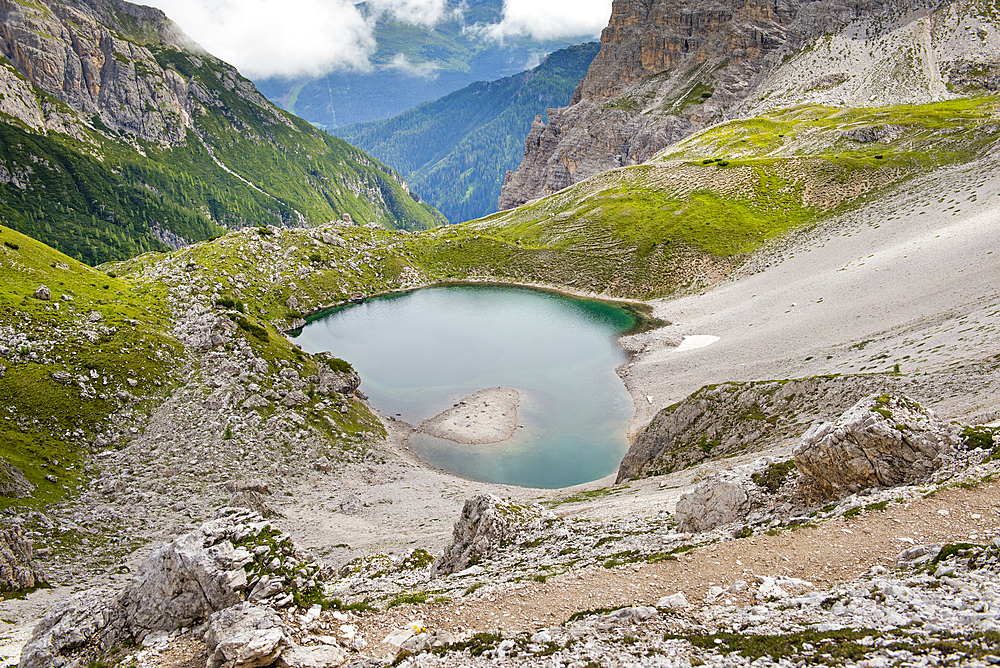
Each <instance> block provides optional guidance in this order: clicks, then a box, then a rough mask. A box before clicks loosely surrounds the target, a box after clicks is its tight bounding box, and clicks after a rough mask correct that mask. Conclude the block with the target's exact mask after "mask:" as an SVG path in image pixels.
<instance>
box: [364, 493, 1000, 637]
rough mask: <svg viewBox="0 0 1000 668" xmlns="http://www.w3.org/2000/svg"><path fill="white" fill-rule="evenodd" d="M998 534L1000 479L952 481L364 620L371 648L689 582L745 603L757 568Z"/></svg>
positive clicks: (835, 578)
mask: <svg viewBox="0 0 1000 668" xmlns="http://www.w3.org/2000/svg"><path fill="white" fill-rule="evenodd" d="M997 535H1000V484H997V483H987V484H985V485H983V486H980V487H977V488H973V489H962V488H954V489H949V490H944V491H941V492H938V493H937V494H934V495H933V496H931V497H929V498H923V499H917V500H915V501H911V502H908V503H902V504H891V505H889V506H888V507H887V508H886V509H885V510H881V511H879V510H873V511H867V512H864V513H862V514H861V515H858V516H856V517H854V518H851V519H849V520H842V519H838V520H831V521H828V522H824V523H822V524H820V525H818V526H805V527H803V528H801V529H798V530H791V531H784V532H782V533H780V534H777V535H773V536H769V535H765V536H756V537H753V538H746V539H742V540H735V541H731V542H726V543H719V544H715V545H711V546H707V547H703V548H699V549H696V550H692V551H690V552H688V553H685V554H681V555H680V556H679V558H678V560H677V561H673V560H671V561H664V562H661V563H657V564H626V565H622V566H616V567H614V568H611V569H604V568H590V569H585V570H581V571H576V572H571V573H567V574H564V575H560V576H558V577H555V578H551V579H549V580H548V581H547V582H544V583H542V582H525V583H522V584H521V585H515V586H513V587H509V588H507V589H505V590H503V591H500V592H487V590H486V589H484V590H482V591H483V592H484V594H483V595H481V596H477V595H472V596H470V597H468V598H465V599H463V600H458V601H452V602H449V603H428V604H423V605H402V606H399V607H396V608H392V609H390V610H388V611H387V612H384V613H378V614H372V615H364V616H363V617H362V618H361V620H360V626H361V627H362V629H363V631H364V633H365V637H366V638H368V639H369V641H370V642H371V644H372V646H371V649H372V651H374V652H376V653H381V654H383V655H388V654H391V653H392V651H393V649H392V648H390V647H388V646H386V645H379V643H380V642H381V640H382V639H383V638H385V637H386V635H387V634H388V633H389V632H390V631H391V630H392V629H394V628H400V627H404V626H407V625H408V623H409V622H410V621H411V620H414V619H419V620H422V621H423V622H424V624H425V625H426V626H427V627H428V628H432V629H445V630H449V631H451V632H453V633H457V632H463V631H473V632H482V631H496V630H498V629H502V630H504V631H507V632H521V631H533V630H537V629H540V628H543V627H547V626H552V625H555V624H559V623H561V622H564V621H566V620H567V619H568V618H569V617H570V616H571V615H572V614H573V613H575V612H579V611H582V610H591V609H597V608H611V609H614V608H620V607H623V606H627V605H651V604H655V603H656V601H657V600H658V599H659V598H660V597H661V596H666V595H669V594H673V593H675V592H677V591H683V592H684V593H685V595H686V596H687V599H688V601H690V602H691V603H692V604H694V605H696V606H698V605H701V604H702V602H703V601H704V600H705V595H706V593H707V592H708V589H709V587H711V586H713V585H721V586H723V587H728V586H729V585H731V584H732V583H733V582H734V581H735V580H746V581H747V582H749V583H750V584H751V587H750V589H749V590H748V591H747V592H746V593H744V594H741V595H740V596H726V595H724V596H722V597H720V598H719V599H718V600H717V601H716V603H717V604H724V605H725V604H731V605H747V604H749V603H751V594H750V591H752V590H753V589H754V587H753V579H754V575H760V576H764V575H770V576H778V575H785V576H789V577H796V578H801V579H803V580H807V581H809V582H811V583H813V584H814V585H816V586H817V587H818V588H826V587H829V586H831V585H835V584H839V583H843V582H847V581H850V580H852V579H854V578H857V577H858V576H860V575H862V574H864V573H865V572H867V571H869V570H870V569H871V568H872V567H873V566H876V565H882V566H885V567H892V565H893V562H894V560H895V558H896V556H897V555H898V554H899V553H900V552H902V551H903V550H904V549H906V548H907V547H909V546H911V545H913V544H920V543H955V542H988V541H989V540H992V538H993V537H994V536H997Z"/></svg>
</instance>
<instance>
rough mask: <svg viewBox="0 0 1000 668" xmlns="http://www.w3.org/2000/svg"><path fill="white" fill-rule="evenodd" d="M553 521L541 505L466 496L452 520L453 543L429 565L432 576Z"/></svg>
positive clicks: (484, 555)
mask: <svg viewBox="0 0 1000 668" xmlns="http://www.w3.org/2000/svg"><path fill="white" fill-rule="evenodd" d="M548 519H551V520H554V519H555V515H553V514H552V513H546V512H545V511H544V510H543V509H542V507H541V506H537V505H535V506H525V505H520V504H517V503H514V502H513V501H510V500H501V499H499V498H498V497H496V496H493V495H492V494H481V495H480V496H477V497H475V498H473V499H469V500H467V501H466V502H465V505H464V506H463V507H462V515H461V517H459V519H458V521H457V522H455V529H454V532H453V534H452V536H453V538H452V544H451V545H450V546H449V547H448V549H446V550H445V551H444V554H443V555H441V556H440V557H438V559H437V560H435V562H434V565H433V566H432V567H431V577H438V576H442V575H449V574H451V573H457V572H458V571H461V570H463V569H465V568H468V567H469V566H472V565H474V564H477V563H479V562H480V561H482V560H484V559H486V558H488V557H489V556H490V554H492V553H493V552H494V551H495V550H497V549H498V548H499V547H501V546H503V545H505V544H507V543H509V542H510V541H512V540H513V539H514V538H515V536H516V535H517V534H518V532H519V531H521V530H522V529H524V528H527V527H529V526H530V525H532V524H539V523H540V522H541V521H544V520H548Z"/></svg>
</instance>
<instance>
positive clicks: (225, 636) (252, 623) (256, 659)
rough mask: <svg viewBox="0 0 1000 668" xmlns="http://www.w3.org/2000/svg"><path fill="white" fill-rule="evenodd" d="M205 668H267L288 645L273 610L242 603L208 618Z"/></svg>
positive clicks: (289, 644) (276, 614)
mask: <svg viewBox="0 0 1000 668" xmlns="http://www.w3.org/2000/svg"><path fill="white" fill-rule="evenodd" d="M205 645H206V647H207V648H208V661H207V662H206V663H205V666H206V668H234V667H235V666H239V667H240V668H258V667H259V666H270V665H272V664H273V663H274V662H275V661H277V660H278V657H279V656H281V654H282V652H283V651H285V649H287V648H288V647H290V646H291V642H290V641H289V639H288V637H287V636H286V635H285V631H284V628H283V627H282V624H281V617H280V616H279V615H278V613H277V612H275V610H274V609H273V608H270V607H267V606H258V605H253V604H251V603H241V604H239V605H235V606H233V607H230V608H226V609H224V610H220V611H218V612H216V613H214V614H212V616H211V617H210V618H209V620H208V629H207V630H206V631H205Z"/></svg>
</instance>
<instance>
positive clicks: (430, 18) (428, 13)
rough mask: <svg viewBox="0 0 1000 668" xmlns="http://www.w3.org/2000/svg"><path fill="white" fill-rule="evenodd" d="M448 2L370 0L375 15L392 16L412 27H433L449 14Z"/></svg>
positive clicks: (437, 0)
mask: <svg viewBox="0 0 1000 668" xmlns="http://www.w3.org/2000/svg"><path fill="white" fill-rule="evenodd" d="M447 4H448V3H447V0H369V2H368V6H369V8H371V10H373V11H374V13H375V14H376V15H377V14H382V13H385V14H391V15H392V16H394V17H395V18H397V19H399V20H400V21H403V22H404V23H410V24H412V25H419V26H426V27H431V26H434V25H437V24H438V23H439V22H441V20H442V19H444V18H445V17H446V15H448V14H449V12H448V7H447Z"/></svg>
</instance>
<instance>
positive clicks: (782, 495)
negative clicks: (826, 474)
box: [674, 458, 794, 532]
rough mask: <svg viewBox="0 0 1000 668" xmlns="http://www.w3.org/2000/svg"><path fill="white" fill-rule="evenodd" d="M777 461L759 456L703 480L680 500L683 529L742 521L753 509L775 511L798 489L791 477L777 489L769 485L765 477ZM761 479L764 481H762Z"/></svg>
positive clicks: (676, 512) (678, 517) (679, 521)
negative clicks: (747, 462)
mask: <svg viewBox="0 0 1000 668" xmlns="http://www.w3.org/2000/svg"><path fill="white" fill-rule="evenodd" d="M774 464H775V463H774V462H773V461H772V460H771V459H767V458H764V459H759V460H757V461H755V462H752V463H750V464H746V465H744V466H739V467H736V468H733V469H728V470H726V471H722V472H720V473H717V474H715V475H713V476H712V477H710V478H709V479H707V480H705V481H704V482H702V483H700V484H699V485H698V486H697V487H695V488H694V489H693V490H692V491H690V492H688V493H686V494H683V495H682V496H681V498H680V499H679V500H678V501H677V507H676V509H675V510H674V520H675V521H676V522H677V527H678V529H680V530H681V531H691V532H695V531H707V530H709V529H713V528H715V527H717V526H722V525H725V524H733V523H735V522H742V521H744V520H746V519H747V518H748V516H749V515H750V513H751V511H755V510H756V511H758V515H764V514H765V513H771V512H773V511H774V510H775V508H776V507H777V506H779V504H781V503H782V502H785V501H787V499H788V497H789V496H790V495H791V492H790V490H791V489H793V488H794V482H793V480H792V479H791V476H785V477H784V479H783V480H781V481H775V485H776V486H775V489H774V490H771V489H768V488H767V487H766V485H765V484H762V483H763V482H764V478H763V476H765V475H766V474H767V472H768V471H769V470H770V469H771V467H772V466H773V465H774ZM758 480H759V481H760V482H758Z"/></svg>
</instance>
